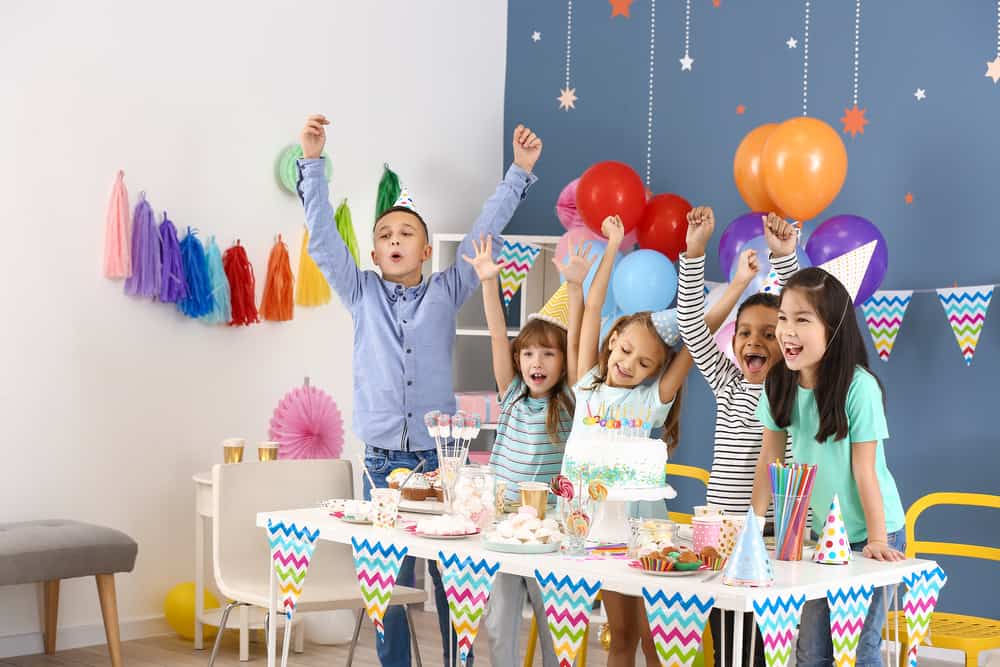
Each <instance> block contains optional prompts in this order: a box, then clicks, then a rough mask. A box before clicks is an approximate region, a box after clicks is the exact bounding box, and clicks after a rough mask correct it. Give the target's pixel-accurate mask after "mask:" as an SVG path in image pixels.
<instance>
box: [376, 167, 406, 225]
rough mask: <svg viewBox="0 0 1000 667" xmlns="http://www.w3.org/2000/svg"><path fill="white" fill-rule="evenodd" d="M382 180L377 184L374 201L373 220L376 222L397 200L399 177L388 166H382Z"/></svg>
mask: <svg viewBox="0 0 1000 667" xmlns="http://www.w3.org/2000/svg"><path fill="white" fill-rule="evenodd" d="M383 169H384V170H383V172H382V180H380V181H379V182H378V197H377V198H376V199H375V219H376V220H378V219H379V218H381V217H382V214H383V213H385V212H386V211H388V210H389V209H390V208H392V205H393V204H395V203H396V200H397V199H399V190H400V188H399V177H398V176H396V173H395V172H394V171H393V170H392V169H389V164H388V163H386V164H385V165H384V166H383Z"/></svg>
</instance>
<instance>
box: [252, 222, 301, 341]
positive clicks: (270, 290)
mask: <svg viewBox="0 0 1000 667" xmlns="http://www.w3.org/2000/svg"><path fill="white" fill-rule="evenodd" d="M293 280H294V279H293V278H292V264H291V262H290V261H289V259H288V247H287V246H286V245H285V243H284V242H283V241H282V240H281V234H278V240H277V241H276V242H275V244H274V247H273V248H271V257H270V258H269V259H268V260H267V279H266V280H265V281H264V295H263V296H262V297H261V299H260V316H261V317H262V318H264V319H265V320H270V321H272V322H287V321H288V320H290V319H292V314H293V310H294V307H295V290H294V289H293Z"/></svg>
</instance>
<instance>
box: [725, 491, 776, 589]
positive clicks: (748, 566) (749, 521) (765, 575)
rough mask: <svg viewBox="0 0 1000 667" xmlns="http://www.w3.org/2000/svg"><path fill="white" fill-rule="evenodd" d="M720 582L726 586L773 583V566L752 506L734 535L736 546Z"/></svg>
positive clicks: (767, 584) (768, 584)
mask: <svg viewBox="0 0 1000 667" xmlns="http://www.w3.org/2000/svg"><path fill="white" fill-rule="evenodd" d="M722 583H724V584H726V585H727V586H770V585H771V584H773V583H774V567H773V566H772V565H771V559H770V558H769V557H768V555H767V549H766V548H765V547H764V538H763V537H761V534H760V527H759V526H758V524H757V517H756V516H754V513H753V508H750V509H748V510H747V518H746V521H745V522H744V523H743V530H742V531H740V534H739V535H738V536H737V537H736V548H735V549H733V553H732V554H730V556H729V559H728V560H727V561H726V568H725V569H724V570H723V571H722Z"/></svg>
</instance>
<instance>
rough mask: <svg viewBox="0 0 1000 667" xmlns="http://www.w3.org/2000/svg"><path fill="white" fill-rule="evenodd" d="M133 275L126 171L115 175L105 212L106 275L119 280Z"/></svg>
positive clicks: (120, 171)
mask: <svg viewBox="0 0 1000 667" xmlns="http://www.w3.org/2000/svg"><path fill="white" fill-rule="evenodd" d="M130 275H132V221H131V219H130V218H129V210H128V190H127V189H126V188H125V172H124V171H122V170H121V169H119V170H118V173H117V174H116V175H115V182H114V185H112V186H111V196H110V197H109V198H108V210H107V211H106V212H105V214H104V277H105V278H111V279H112V280H117V279H119V278H128V277H129V276H130Z"/></svg>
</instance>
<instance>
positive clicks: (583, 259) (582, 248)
mask: <svg viewBox="0 0 1000 667" xmlns="http://www.w3.org/2000/svg"><path fill="white" fill-rule="evenodd" d="M589 254H590V244H589V243H581V244H579V245H577V246H576V247H575V248H570V251H569V254H568V255H567V256H566V261H565V262H560V261H559V260H558V259H557V258H556V257H553V258H552V263H553V264H555V265H556V268H557V269H559V273H560V274H561V275H562V277H563V278H565V279H566V282H568V283H572V284H574V285H582V284H583V281H584V280H586V278H587V274H588V273H590V267H591V266H593V264H594V260H593V259H591V258H590V257H589Z"/></svg>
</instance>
